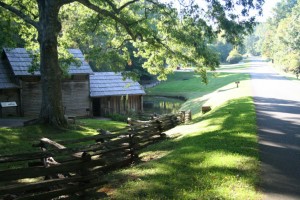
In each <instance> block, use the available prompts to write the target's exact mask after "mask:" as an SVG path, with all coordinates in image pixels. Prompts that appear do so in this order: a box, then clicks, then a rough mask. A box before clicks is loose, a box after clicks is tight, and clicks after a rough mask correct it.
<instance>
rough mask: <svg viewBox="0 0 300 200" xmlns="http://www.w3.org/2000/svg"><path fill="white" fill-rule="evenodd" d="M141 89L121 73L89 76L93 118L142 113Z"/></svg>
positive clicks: (142, 93) (101, 73)
mask: <svg viewBox="0 0 300 200" xmlns="http://www.w3.org/2000/svg"><path fill="white" fill-rule="evenodd" d="M143 95H145V91H144V89H143V87H142V86H141V85H140V84H139V83H138V82H135V81H133V80H131V79H129V78H127V79H125V80H124V79H123V77H122V75H121V73H115V72H96V73H94V74H92V75H90V97H91V99H92V114H93V116H108V115H110V114H115V113H118V114H125V113H129V112H143Z"/></svg>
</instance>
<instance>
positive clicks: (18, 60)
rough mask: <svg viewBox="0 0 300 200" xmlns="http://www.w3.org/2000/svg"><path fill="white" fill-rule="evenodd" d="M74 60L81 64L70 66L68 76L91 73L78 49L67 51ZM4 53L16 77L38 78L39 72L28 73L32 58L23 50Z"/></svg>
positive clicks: (9, 49)
mask: <svg viewBox="0 0 300 200" xmlns="http://www.w3.org/2000/svg"><path fill="white" fill-rule="evenodd" d="M68 51H69V52H70V53H71V54H73V56H74V57H75V58H78V59H80V61H81V62H82V63H81V65H80V66H76V65H74V64H73V65H72V64H71V65H70V67H69V74H91V73H93V71H92V69H91V67H90V66H89V64H88V63H87V62H86V61H85V60H84V56H83V54H82V53H81V51H80V50H79V49H68ZM4 52H5V54H6V56H7V58H8V61H9V63H10V65H11V67H12V69H13V72H14V74H15V75H16V76H32V75H35V76H39V75H40V72H39V71H35V72H34V73H33V74H32V73H29V72H28V69H29V68H30V66H31V65H32V58H31V57H30V54H29V53H28V52H27V51H26V49H24V48H4Z"/></svg>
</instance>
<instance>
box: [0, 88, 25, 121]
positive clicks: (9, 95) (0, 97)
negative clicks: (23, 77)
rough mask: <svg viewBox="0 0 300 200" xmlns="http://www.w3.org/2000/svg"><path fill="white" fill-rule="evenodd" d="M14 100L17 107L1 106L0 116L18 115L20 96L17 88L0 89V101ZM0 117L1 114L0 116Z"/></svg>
mask: <svg viewBox="0 0 300 200" xmlns="http://www.w3.org/2000/svg"><path fill="white" fill-rule="evenodd" d="M12 101H14V102H16V103H17V105H18V107H17V108H16V107H7V108H2V110H1V112H2V117H8V116H20V106H21V105H20V98H19V90H18V89H0V102H12ZM0 117H1V116H0Z"/></svg>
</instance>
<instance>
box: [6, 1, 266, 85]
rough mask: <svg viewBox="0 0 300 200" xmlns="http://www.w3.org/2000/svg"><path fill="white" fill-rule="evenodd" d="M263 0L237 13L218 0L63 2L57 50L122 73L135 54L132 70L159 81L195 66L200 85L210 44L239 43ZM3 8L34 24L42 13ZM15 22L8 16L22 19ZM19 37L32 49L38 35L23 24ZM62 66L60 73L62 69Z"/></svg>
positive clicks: (22, 5)
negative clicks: (176, 4)
mask: <svg viewBox="0 0 300 200" xmlns="http://www.w3.org/2000/svg"><path fill="white" fill-rule="evenodd" d="M262 2H263V1H262V0H256V1H255V2H252V1H251V2H249V1H245V0H243V1H242V4H240V8H241V9H240V10H241V13H236V12H234V11H233V7H234V6H235V4H234V3H232V2H227V3H226V4H221V3H220V2H219V1H213V2H212V1H207V4H206V6H207V8H208V9H203V8H202V7H200V4H197V3H195V2H189V3H187V4H186V5H185V6H184V9H181V10H179V11H178V10H177V9H175V8H173V7H172V6H171V4H166V3H160V2H152V1H124V2H119V1H109V3H108V2H103V1H99V2H98V1H91V2H90V1H81V0H78V1H74V2H73V3H69V1H62V3H61V4H60V5H59V6H60V7H61V9H60V13H59V19H60V21H61V23H62V31H61V32H60V34H59V35H58V38H59V47H62V48H70V47H73V48H80V49H82V50H83V52H84V53H85V55H86V56H87V57H86V59H87V60H88V61H89V62H90V63H91V64H92V66H93V67H94V68H95V69H98V70H101V69H100V68H102V70H103V69H105V70H108V69H112V70H113V71H124V67H125V66H126V64H128V63H131V62H132V61H133V60H134V59H133V55H134V56H136V57H137V58H138V59H139V60H140V61H142V62H139V63H138V64H137V65H138V66H136V65H134V66H133V67H134V68H135V69H136V70H132V71H134V72H135V73H138V74H140V75H147V73H145V71H142V70H140V69H141V68H140V67H141V66H143V67H144V68H146V69H147V70H148V71H149V72H150V73H151V74H158V78H159V79H165V78H166V74H168V73H170V72H171V71H172V70H173V69H174V68H176V67H177V66H179V65H180V66H195V67H198V68H200V69H201V70H199V72H201V73H203V75H202V77H203V78H204V81H205V79H206V78H205V72H206V69H205V68H206V67H207V68H210V69H214V68H215V67H216V66H218V64H219V61H218V58H217V56H216V54H215V52H214V51H212V50H211V49H210V48H209V47H208V46H209V44H210V43H211V42H212V40H213V39H214V38H215V37H216V36H217V35H218V34H219V33H221V32H222V35H223V37H224V38H226V39H227V40H228V41H230V42H232V43H239V42H240V41H241V38H242V37H243V35H244V34H246V33H248V32H249V31H251V29H252V26H253V25H254V23H253V22H254V18H253V16H254V14H255V12H254V13H252V12H250V10H255V9H257V10H258V12H260V11H261V10H260V9H261V4H262ZM90 3H91V4H93V6H89V5H91V4H90ZM5 4H6V5H8V6H12V7H13V8H15V9H16V10H18V11H20V12H21V13H22V14H24V15H18V16H19V17H20V18H21V19H24V20H25V22H29V20H28V19H30V20H32V21H34V22H38V20H39V17H38V16H40V15H39V14H41V13H39V11H41V10H39V9H38V4H37V3H36V2H35V1H29V0H17V1H11V0H5V1H3V3H1V5H0V8H1V11H2V12H5V11H4V9H3V8H5V9H6V7H5ZM122 5H124V6H122ZM201 6H203V5H201ZM100 10H102V11H103V12H102V11H100ZM206 10H207V11H206ZM10 11H11V10H10ZM20 18H19V19H18V18H17V17H15V16H14V17H13V19H18V20H17V21H22V20H20ZM26 19H27V20H26ZM22 23H23V24H24V22H22ZM31 24H32V23H31ZM20 34H21V36H22V38H23V39H24V40H26V46H30V49H34V48H33V47H35V49H38V48H37V45H33V43H35V44H36V43H37V36H38V34H37V31H36V30H34V28H33V27H32V26H31V27H25V26H23V25H22V30H21V31H20ZM128 44H132V45H133V47H134V50H133V51H129V50H128ZM62 55H64V54H62ZM62 63H68V62H62ZM61 66H62V68H63V69H65V65H63V64H61Z"/></svg>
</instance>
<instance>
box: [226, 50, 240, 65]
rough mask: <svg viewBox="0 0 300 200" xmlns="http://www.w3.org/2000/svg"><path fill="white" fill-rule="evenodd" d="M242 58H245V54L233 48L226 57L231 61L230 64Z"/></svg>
mask: <svg viewBox="0 0 300 200" xmlns="http://www.w3.org/2000/svg"><path fill="white" fill-rule="evenodd" d="M241 60H243V56H242V55H241V54H240V53H239V52H238V51H237V50H236V49H233V50H232V51H231V52H230V53H229V56H228V57H227V59H226V61H227V62H229V63H230V64H236V63H238V62H240V61H241Z"/></svg>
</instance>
